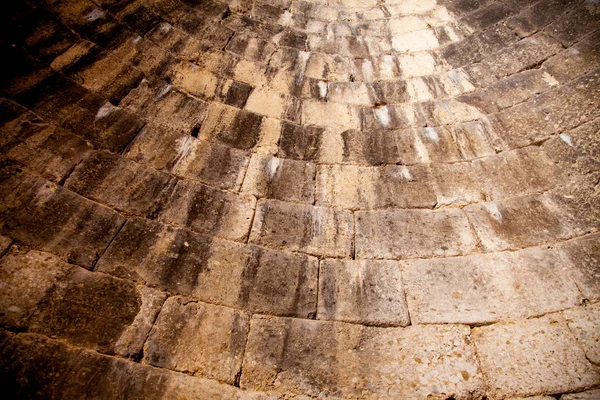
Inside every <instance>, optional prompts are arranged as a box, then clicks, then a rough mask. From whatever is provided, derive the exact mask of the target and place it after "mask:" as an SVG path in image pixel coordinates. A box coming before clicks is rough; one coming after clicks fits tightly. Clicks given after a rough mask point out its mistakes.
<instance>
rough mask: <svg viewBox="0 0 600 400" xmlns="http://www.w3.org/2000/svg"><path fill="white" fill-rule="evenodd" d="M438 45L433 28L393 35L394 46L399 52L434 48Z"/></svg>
mask: <svg viewBox="0 0 600 400" xmlns="http://www.w3.org/2000/svg"><path fill="white" fill-rule="evenodd" d="M438 46H439V42H438V40H437V37H436V36H435V33H434V32H433V30H431V29H423V30H419V31H411V32H407V33H401V34H396V35H393V36H392V47H393V48H394V50H396V51H399V52H415V51H422V50H432V49H435V48H437V47H438Z"/></svg>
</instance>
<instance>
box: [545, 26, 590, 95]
mask: <svg viewBox="0 0 600 400" xmlns="http://www.w3.org/2000/svg"><path fill="white" fill-rule="evenodd" d="M599 53H600V32H598V33H595V34H592V35H590V36H589V37H587V38H585V39H584V40H582V41H581V42H579V43H577V44H575V45H573V46H571V47H569V48H568V49H566V50H564V51H562V52H560V53H558V54H557V55H555V56H553V57H551V58H550V59H548V60H546V62H544V64H543V69H544V70H546V71H548V72H549V73H550V74H551V75H552V76H553V77H554V78H555V79H556V80H557V81H559V82H561V83H563V82H567V81H569V80H571V79H574V78H577V77H579V76H582V75H584V74H585V73H587V72H589V71H591V70H592V69H594V68H596V67H597V66H598V64H599V63H600V61H599V60H598V55H599Z"/></svg>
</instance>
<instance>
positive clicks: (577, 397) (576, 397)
mask: <svg viewBox="0 0 600 400" xmlns="http://www.w3.org/2000/svg"><path fill="white" fill-rule="evenodd" d="M598 398H600V390H598V389H597V390H588V391H586V392H580V393H572V394H563V395H562V396H560V400H597V399H598Z"/></svg>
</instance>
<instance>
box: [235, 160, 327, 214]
mask: <svg viewBox="0 0 600 400" xmlns="http://www.w3.org/2000/svg"><path fill="white" fill-rule="evenodd" d="M315 174H316V166H315V164H313V163H310V162H304V161H296V160H290V159H285V158H277V157H272V156H268V155H263V154H254V155H252V158H251V159H250V164H249V165H248V171H247V172H246V176H245V178H244V184H243V185H242V193H248V194H251V195H254V196H257V197H259V198H260V197H266V198H270V199H277V200H282V201H291V202H296V203H307V204H314V198H315Z"/></svg>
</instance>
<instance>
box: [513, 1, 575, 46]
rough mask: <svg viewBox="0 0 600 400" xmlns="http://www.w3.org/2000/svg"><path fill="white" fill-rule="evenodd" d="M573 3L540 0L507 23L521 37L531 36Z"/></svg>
mask: <svg viewBox="0 0 600 400" xmlns="http://www.w3.org/2000/svg"><path fill="white" fill-rule="evenodd" d="M572 5H573V4H572V3H565V2H562V1H554V0H552V1H540V2H537V3H535V4H534V5H533V6H531V7H530V8H527V9H525V10H523V11H521V12H520V13H519V14H517V15H515V16H513V17H510V18H508V19H507V20H506V25H507V26H508V27H510V28H511V29H513V30H515V32H517V33H518V34H519V36H521V37H525V36H530V35H531V34H533V33H535V32H536V31H537V30H539V29H541V28H543V27H544V26H546V25H548V24H549V23H551V22H552V21H554V19H556V18H559V17H560V16H561V14H562V13H563V12H564V11H565V10H567V9H568V8H570V7H571V6H572Z"/></svg>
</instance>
